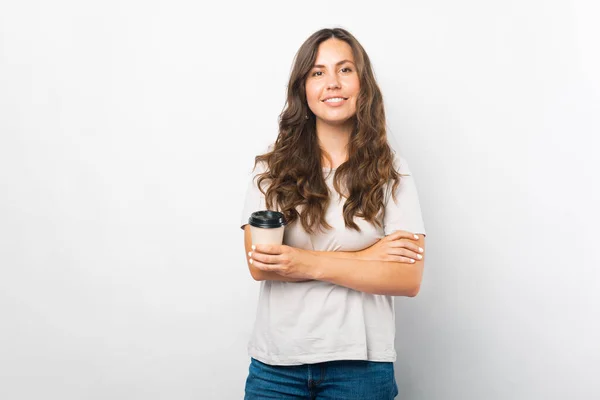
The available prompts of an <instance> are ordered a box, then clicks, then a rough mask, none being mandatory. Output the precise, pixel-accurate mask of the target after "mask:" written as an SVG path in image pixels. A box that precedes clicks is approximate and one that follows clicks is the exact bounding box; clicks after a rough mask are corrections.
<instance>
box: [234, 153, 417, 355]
mask: <svg viewBox="0 0 600 400" xmlns="http://www.w3.org/2000/svg"><path fill="white" fill-rule="evenodd" d="M394 163H395V166H396V171H398V172H399V173H400V174H403V176H401V177H400V183H399V185H398V189H397V192H396V200H397V203H394V201H393V198H392V197H391V191H390V190H389V189H391V186H392V185H391V184H390V185H389V187H388V186H387V185H386V186H385V187H384V189H385V192H384V193H386V197H385V199H384V204H385V212H384V216H383V229H381V228H378V227H376V226H375V225H373V224H370V223H368V222H366V221H365V220H364V219H363V218H360V217H355V218H354V221H355V223H356V224H357V225H358V226H360V228H361V231H362V232H357V231H355V230H352V229H346V227H345V226H344V219H343V211H342V207H343V205H344V201H345V199H344V198H343V197H342V198H340V195H339V194H338V193H337V192H336V190H335V189H334V187H333V176H334V173H335V168H334V169H333V170H332V169H330V168H323V176H324V177H326V182H327V185H328V186H329V189H330V193H331V195H332V196H333V197H334V198H335V200H332V201H331V202H330V204H329V208H328V209H327V212H326V219H327V222H328V223H329V224H330V225H331V226H332V227H333V229H331V230H329V231H326V233H323V232H321V233H318V234H314V235H308V234H307V233H306V231H305V230H304V229H303V228H302V224H301V223H300V221H299V220H296V221H294V223H292V224H288V225H287V226H286V227H285V232H284V237H283V244H285V245H288V246H292V247H296V248H300V249H307V250H316V251H357V250H362V249H364V248H366V247H369V246H371V245H372V244H373V243H375V242H376V241H377V240H378V239H380V238H382V237H384V236H386V235H389V234H390V233H393V232H394V231H397V230H405V231H409V232H413V233H417V234H422V235H425V234H426V232H425V227H424V224H423V219H422V217H421V207H420V204H419V198H418V194H417V188H416V186H415V182H414V180H413V178H412V176H404V174H407V175H410V170H409V169H408V164H407V162H406V160H405V159H404V158H403V157H401V156H399V155H398V154H395V159H394ZM265 167H266V164H265V163H263V162H261V163H259V164H258V165H257V166H256V170H255V171H254V173H253V174H252V176H251V179H250V182H249V183H248V188H247V191H246V197H245V200H244V207H243V211H242V215H241V225H242V226H241V228H242V229H244V225H246V224H247V223H248V218H249V217H250V214H252V213H253V212H254V211H259V210H265V209H266V205H265V198H264V195H263V194H262V193H261V192H260V191H259V190H258V188H257V187H256V183H255V182H254V178H255V176H256V175H257V174H259V173H262V172H264V171H265ZM392 183H393V182H392ZM266 185H267V182H263V189H265V192H266ZM394 316H395V315H394V301H393V297H392V296H385V295H374V294H368V293H364V292H359V291H356V290H354V289H349V288H346V287H343V286H339V285H336V284H333V283H329V282H323V281H316V280H313V281H308V282H281V281H261V282H260V294H259V300H258V307H257V313H256V320H255V324H254V330H253V333H252V337H251V339H250V341H249V343H248V354H249V355H250V357H253V358H255V359H257V360H259V361H262V362H263V363H266V364H270V365H300V364H313V363H318V362H324V361H332V360H369V361H395V360H396V350H395V348H394V336H395V325H394Z"/></svg>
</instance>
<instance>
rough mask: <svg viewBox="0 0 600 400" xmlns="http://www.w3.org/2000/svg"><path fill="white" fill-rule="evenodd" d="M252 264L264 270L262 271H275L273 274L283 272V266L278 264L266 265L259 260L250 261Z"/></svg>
mask: <svg viewBox="0 0 600 400" xmlns="http://www.w3.org/2000/svg"><path fill="white" fill-rule="evenodd" d="M250 264H252V265H254V266H255V267H256V268H258V269H260V270H262V271H273V272H278V271H280V270H281V266H279V265H277V264H265V263H263V262H261V261H258V260H253V259H251V260H250Z"/></svg>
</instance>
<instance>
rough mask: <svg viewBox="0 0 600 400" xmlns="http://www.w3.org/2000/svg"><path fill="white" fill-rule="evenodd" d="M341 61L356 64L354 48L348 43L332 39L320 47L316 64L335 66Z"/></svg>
mask: <svg viewBox="0 0 600 400" xmlns="http://www.w3.org/2000/svg"><path fill="white" fill-rule="evenodd" d="M341 60H350V61H352V62H354V54H352V48H351V47H350V45H349V44H348V43H346V42H344V41H343V40H339V39H335V38H331V39H327V40H326V41H324V42H322V43H321V44H320V45H319V49H318V50H317V58H316V60H315V64H322V65H330V64H331V65H335V63H337V62H338V61H341Z"/></svg>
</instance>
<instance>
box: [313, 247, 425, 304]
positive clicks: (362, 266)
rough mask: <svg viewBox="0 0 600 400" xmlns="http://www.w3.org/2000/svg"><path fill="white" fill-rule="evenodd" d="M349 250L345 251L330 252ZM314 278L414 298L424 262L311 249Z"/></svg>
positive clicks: (370, 291)
mask: <svg viewBox="0 0 600 400" xmlns="http://www.w3.org/2000/svg"><path fill="white" fill-rule="evenodd" d="M331 253H346V254H331ZM310 254H311V255H312V263H311V264H312V267H313V269H314V277H315V279H317V280H321V281H326V282H331V283H335V284H337V285H340V286H345V287H348V288H351V289H354V290H358V291H360V292H365V293H371V294H383V295H389V296H409V297H413V296H415V295H416V294H417V292H418V291H419V286H420V284H421V277H422V271H423V263H422V261H421V262H417V263H416V264H405V263H400V262H392V261H375V260H363V259H361V258H360V252H323V251H310Z"/></svg>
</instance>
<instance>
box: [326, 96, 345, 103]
mask: <svg viewBox="0 0 600 400" xmlns="http://www.w3.org/2000/svg"><path fill="white" fill-rule="evenodd" d="M345 100H347V99H346V98H344V97H332V98H330V99H327V100H323V102H324V103H340V102H342V101H345Z"/></svg>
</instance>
